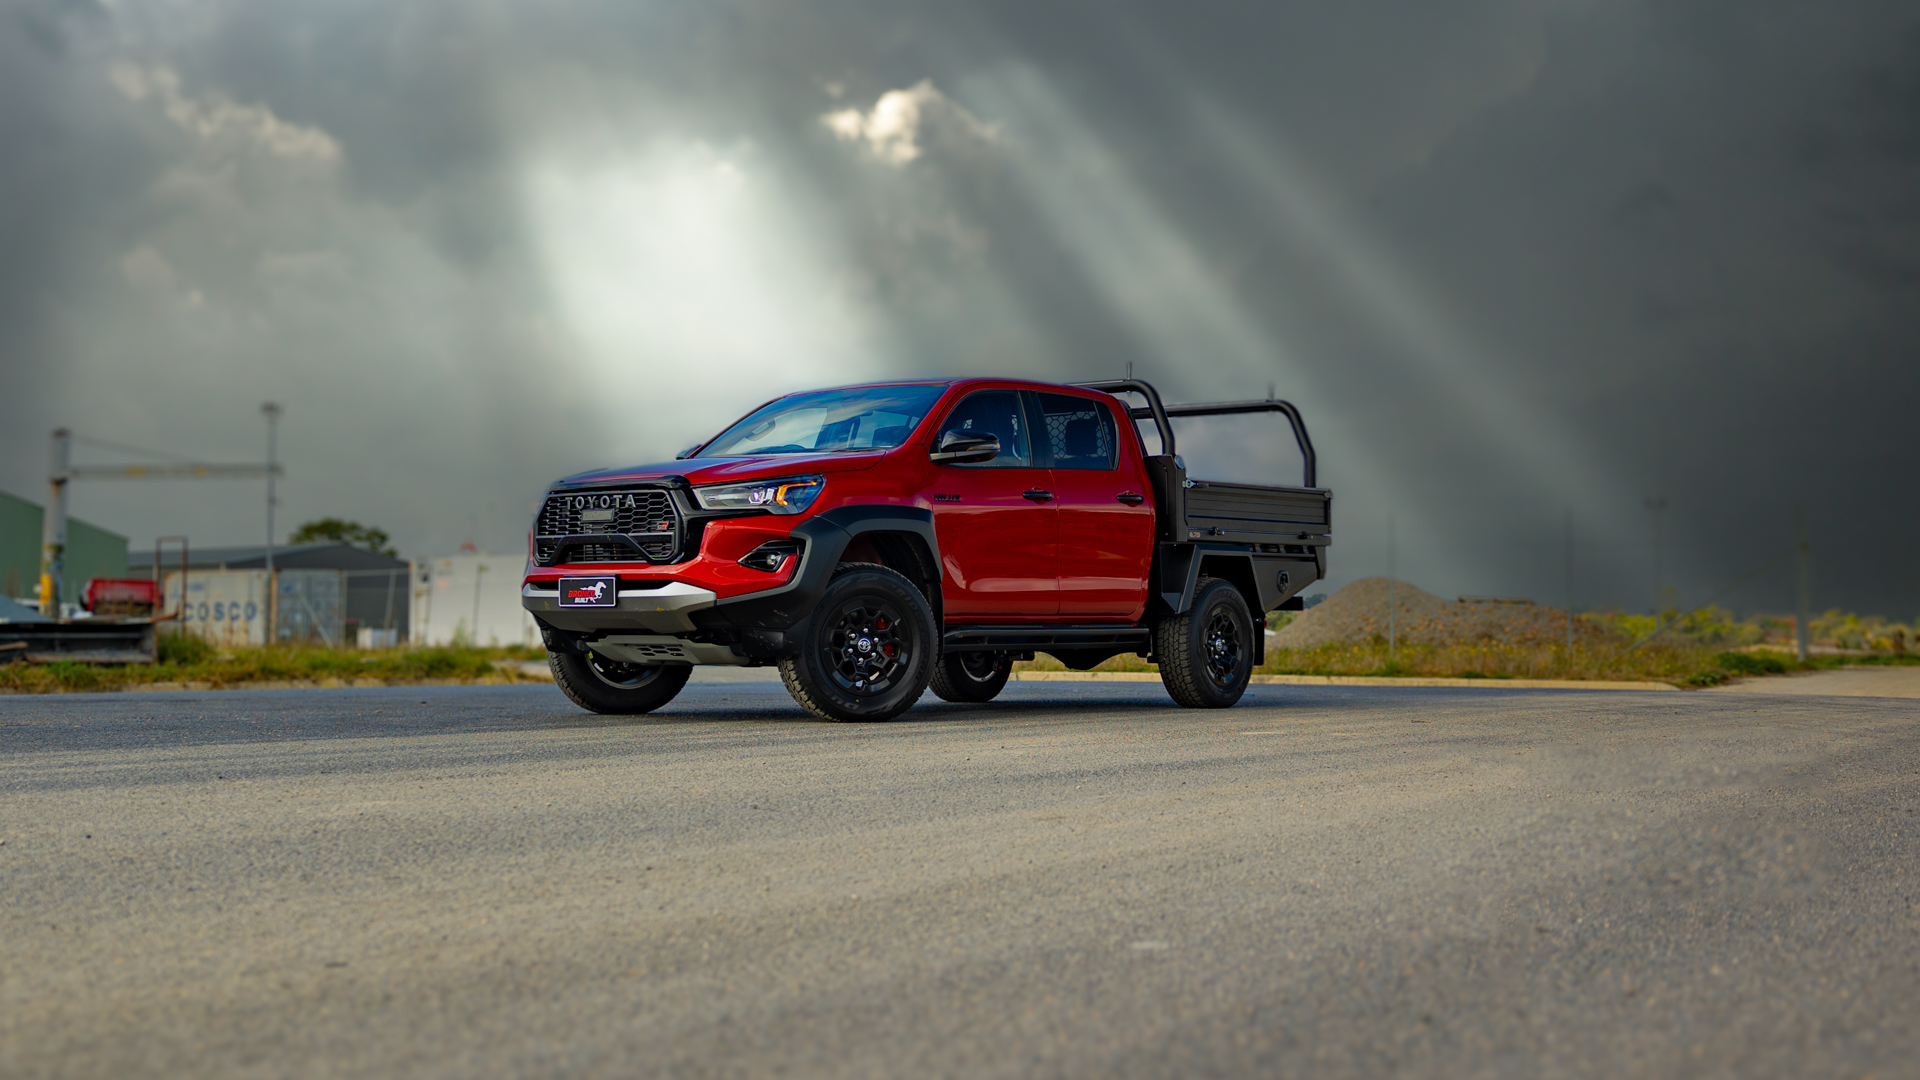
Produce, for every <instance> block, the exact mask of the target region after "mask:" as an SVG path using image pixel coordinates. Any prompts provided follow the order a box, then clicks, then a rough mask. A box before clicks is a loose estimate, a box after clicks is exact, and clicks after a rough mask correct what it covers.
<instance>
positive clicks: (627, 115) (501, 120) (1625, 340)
mask: <svg viewBox="0 0 1920 1080" xmlns="http://www.w3.org/2000/svg"><path fill="white" fill-rule="evenodd" d="M0 146H4V147H6V148H7V149H6V151H5V152H4V154H0V196H4V202H3V203H0V207H4V209H0V357H4V364H5V369H6V370H5V381H4V386H5V390H4V391H3V392H0V449H4V451H5V454H4V456H0V486H4V487H5V488H7V489H8V490H12V491H16V492H18V493H20V494H23V495H27V496H29V497H33V498H36V499H37V498H40V497H41V495H42V488H43V477H44V472H45V458H46V449H45V443H46V432H47V430H48V429H49V428H50V427H52V426H54V425H55V424H65V425H69V426H71V427H73V428H74V429H76V430H77V431H79V432H80V433H82V434H86V435H92V436H94V437H96V438H103V439H111V440H116V441H119V442H125V443H130V444H135V445H140V446H145V447H151V448H154V449H156V450H162V451H167V452H171V453H174V454H178V455H182V456H187V457H196V458H206V459H217V460H242V459H248V458H255V457H257V456H258V455H259V454H260V453H261V446H262V443H263V429H262V424H261V421H260V418H259V415H258V412H257V410H258V406H259V403H260V402H261V401H262V400H264V399H266V398H273V399H275V400H280V401H283V402H284V403H285V404H286V406H287V414H286V418H285V421H284V424H283V427H282V436H283V439H282V441H283V446H284V453H285V457H286V459H287V463H288V468H289V473H288V476H287V479H286V481H285V484H284V499H285V506H284V507H283V511H282V516H281V520H282V522H284V523H286V524H289V525H290V524H292V523H296V522H298V521H301V520H304V519H306V518H311V517H319V516H323V515H338V516H345V517H350V518H357V519H359V520H362V521H367V522H370V523H375V524H379V525H381V526H383V527H385V528H387V529H389V530H390V531H391V532H392V533H393V534H394V536H395V537H396V539H397V541H398V542H399V543H400V545H401V546H402V547H403V548H404V549H405V550H406V551H407V552H409V553H412V554H419V555H431V554H440V553H444V552H447V551H449V550H451V549H452V548H454V547H455V546H457V545H458V544H460V543H461V542H462V541H465V540H473V541H475V542H477V543H479V544H480V545H481V546H483V547H487V548H492V549H494V550H508V551H511V550H516V549H517V548H518V547H519V545H520V544H521V543H522V542H523V540H522V537H523V534H524V528H525V521H526V518H527V512H528V509H529V506H530V504H531V502H532V501H533V500H534V499H535V498H536V497H537V495H538V493H539V492H540V490H541V489H542V486H543V485H544V484H545V483H546V482H547V481H548V480H550V479H552V478H553V477H554V476H557V475H560V474H562V473H566V472H570V471H574V470H576V469H580V468H585V467H592V466H599V465H607V464H615V463H621V462H637V461H643V460H655V459H659V458H662V457H667V456H670V455H671V454H672V452H673V451H674V450H676V449H678V448H679V447H680V446H683V445H685V444H686V443H688V442H691V441H693V440H695V439H696V438H699V437H700V436H702V435H705V434H710V433H711V432H712V431H714V430H717V429H718V428H719V427H720V426H722V425H723V424H724V423H725V422H726V421H728V420H729V419H732V418H733V417H735V416H737V415H739V414H741V413H743V412H745V411H747V410H748V409H750V408H751V407H753V406H754V405H756V404H758V403H759V402H760V401H761V400H764V399H765V398H766V397H769V396H772V395H773V394H775V393H778V392H782V391H785V390H789V389H795V388H799V387H804V386H810V385H820V384H828V383H835V382H846V381H854V380H858V379H863V378H868V377H876V376H889V375H911V374H929V373H996V372H997V373H1008V374H1021V375H1029V374H1031V375H1039V376H1042V377H1054V378H1060V379H1073V378H1093V377H1103V376H1111V375H1116V374H1118V373H1119V372H1121V371H1122V370H1123V369H1124V368H1125V366H1126V364H1128V363H1129V362H1131V363H1133V364H1134V365H1135V370H1136V372H1138V373H1140V374H1142V375H1144V376H1146V377H1148V378H1151V379H1154V380H1156V381H1157V382H1159V383H1160V384H1161V385H1162V387H1163V388H1164V389H1165V390H1166V391H1167V393H1168V394H1169V396H1170V397H1174V398H1178V399H1181V400H1195V399H1217V398H1230V397H1248V396H1259V395H1262V394H1264V393H1265V392H1266V388H1267V386H1268V384H1270V383H1271V384H1274V385H1275V386H1276V387H1277V389H1278V390H1279V392H1280V393H1281V394H1282V395H1283V396H1287V397H1290V398H1292V399H1293V400H1295V401H1296V402H1298V403H1299V404H1300V405H1301V406H1302V407H1303V408H1304V409H1305V410H1306V413H1307V417H1308V420H1309V422H1310V424H1311V425H1312V426H1313V430H1314V434H1315V438H1316V441H1317V443H1318V444H1319V448H1320V455H1321V478H1322V482H1323V483H1325V484H1327V485H1328V486H1331V487H1333V488H1334V489H1335V492H1336V502H1335V514H1336V525H1337V532H1338V541H1337V546H1336V548H1335V550H1334V558H1333V568H1334V581H1333V582H1332V584H1334V585H1338V584H1342V583H1344V582H1345V581H1348V580H1351V579H1352V578H1354V577H1359V576H1365V575H1368V574H1373V573H1378V572H1381V571H1383V570H1384V568H1385V533H1386V521H1387V516H1388V514H1389V513H1392V514H1394V516H1395V518H1396V520H1397V528H1398V535H1399V537H1400V543H1399V552H1400V555H1399V558H1400V568H1401V573H1402V576H1404V577H1407V578H1410V579H1411V580H1414V581H1416V582H1418V583H1420V584H1422V585H1423V586H1425V587H1427V588H1429V589H1432V590H1434V591H1438V592H1443V593H1482V594H1485V593H1493V594H1502V595H1527V596H1535V597H1538V598H1540V599H1542V600H1551V601H1558V600H1559V599H1560V598H1561V596H1562V594H1563V592H1564V585H1563V584H1562V577H1563V573H1562V568H1561V563H1562V536H1561V530H1562V523H1563V521H1564V518H1565V515H1566V514H1567V512H1568V511H1571V512H1572V513H1573V514H1574V517H1575V522H1576V526H1577V534H1576V557H1577V573H1576V593H1577V597H1578V599H1579V601H1580V602H1581V603H1583V604H1589V605H1598V604H1602V603H1614V604H1620V605H1622V606H1627V607H1630V608H1644V607H1646V606H1647V605H1648V604H1649V603H1650V602H1651V599H1652V597H1651V592H1652V585H1653V580H1652V570H1651V567H1650V566H1649V565H1648V564H1649V558H1650V546H1651V545H1650V521H1649V515H1648V513H1647V511H1646V510H1645V509H1644V508H1643V506H1642V500H1643V499H1644V498H1645V497H1646V496H1649V495H1663V496H1666V497H1667V499H1668V502H1669V505H1670V507H1671V508H1670V509H1669V511H1668V512H1667V514H1666V521H1665V530H1666V534H1667V543H1666V545H1665V546H1666V553H1667V554H1666V564H1667V566H1666V578H1667V584H1669V585H1672V586H1674V587H1675V588H1677V589H1678V598H1679V599H1680V600H1682V601H1684V602H1697V601H1699V600H1702V599H1705V598H1706V597H1707V595H1708V594H1709V593H1711V592H1712V591H1714V590H1715V589H1717V588H1718V587H1719V586H1720V585H1723V584H1726V583H1728V582H1731V581H1732V580H1734V579H1736V578H1738V577H1739V576H1741V575H1742V574H1744V573H1745V572H1746V571H1748V570H1749V569H1751V568H1753V567H1755V566H1757V565H1759V564H1761V563H1762V562H1764V561H1765V560H1766V559H1767V558H1769V557H1770V556H1771V555H1772V554H1773V553H1774V552H1776V551H1777V550H1780V549H1782V548H1784V547H1785V546H1786V544H1787V542H1788V541H1789V539H1790V537H1791V516H1792V507H1793V504H1794V503H1795V502H1796V501H1798V502H1803V503H1804V504H1805V505H1806V507H1807V510H1808V513H1809V515H1810V518H1811V520H1812V522H1813V526H1814V541H1815V544H1816V546H1817V550H1818V552H1819V561H1818V563H1817V566H1818V578H1817V587H1818V594H1817V600H1818V601H1819V602H1820V603H1822V605H1826V604H1835V605H1844V606H1849V607H1854V608H1858V609H1863V610H1868V611H1875V612H1881V613H1885V614H1890V615H1895V616H1899V617H1903V618H1910V617H1913V616H1914V615H1915V614H1917V613H1920V571H1917V570H1916V569H1915V566H1914V562H1915V560H1914V548H1915V536H1916V533H1917V532H1920V530H1917V529H1916V525H1917V524H1920V522H1917V521H1916V518H1917V517H1920V513H1916V506H1915V497H1914V483H1913V480H1912V477H1913V476H1914V475H1915V472H1916V466H1920V451H1916V440H1915V424H1914V420H1913V414H1914V409H1915V406H1916V404H1920V373H1917V368H1916V364H1915V359H1916V348H1917V347H1920V314H1916V313H1917V312H1920V13H1916V11H1915V10H1914V9H1913V7H1912V5H1911V4H1898V3H1890V2H1884V3H1883V2H1874V0H1849V2H1846V3H1834V4H1826V5H1792V4H1777V3H1770V2H1754V0H1746V2H1735V0H1693V2H1688V3H1679V4H1675V3H1653V2H1650V0H1621V2H1609V0H1559V2H1541V0H1525V2H1523V0H1481V2H1468V3H1457V4H1431V3H1417V2H1413V0H1393V2H1386V0H1381V2H1375V3H1348V4H1273V3H1262V4H1240V5H1227V4H1219V5H1208V6H1201V7H1193V6H1175V5H1144V4H1133V5H1130V4H1115V3H1103V4H1097V5H1096V4H1080V5H1054V6H1045V7H1042V6H1036V5H1032V4H1012V3H1007V4H975V5H967V6H964V7H963V6H960V5H953V4H931V3H927V4H920V5H912V4H906V5H903V4H879V3H872V2H839V3H821V4H810V5H801V6H773V5H752V4H724V3H703V4H628V3H610V2H609V3H593V2H587V3H576V4H570V5H564V6H561V5H539V6H533V5H510V4H495V5H486V4H471V3H439V4H433V3H424V4H415V5H407V6H404V7H399V8H396V7H394V6H392V5H383V4H371V3H360V4H354V3H328V4H318V3H288V4H280V5H273V6H270V7H269V6H261V5H249V4H240V3H205V2H194V0H182V2H175V3H167V4H159V5H128V4H121V3H106V4H82V3H52V2H22V0H9V2H5V3H0ZM1286 444H1287V440H1286V439H1285V438H1284V437H1283V435H1282V432H1281V431H1280V430H1279V429H1278V428H1277V427H1261V426H1258V425H1253V424H1251V423H1241V422H1236V423H1235V424H1234V425H1220V426H1219V427H1218V428H1216V429H1215V430H1212V431H1201V430H1197V429H1196V430H1194V431H1193V432H1191V434H1190V435H1188V436H1187V442H1186V444H1185V449H1187V451H1188V457H1189V459H1190V461H1191V462H1192V464H1194V465H1195V467H1196V471H1199V472H1203V473H1205V472H1212V473H1214V474H1219V473H1222V472H1225V471H1228V470H1231V471H1233V472H1235V473H1237V474H1240V475H1244V476H1245V477H1246V478H1257V477H1260V476H1290V475H1292V470H1293V469H1295V468H1297V464H1296V463H1295V462H1294V461H1293V458H1292V455H1291V454H1289V453H1287V452H1286ZM1249 447H1251V448H1253V449H1254V451H1255V452H1254V453H1253V454H1251V455H1249V453H1248V448H1249ZM88 454H89V455H90V456H91V459H95V460H99V459H105V458H109V457H112V456H114V455H112V454H109V453H107V452H105V451H88ZM256 487H257V485H253V486H250V485H245V484H232V483H225V484H211V483H209V484H198V485H196V484H189V483H171V484H164V485H162V484H148V485H131V484H122V485H109V484H104V483H95V484H91V485H87V486H84V487H81V488H79V489H78V490H77V491H76V493H75V498H74V511H75V512H76V513H77V514H79V515H81V516H84V517H88V518H90V519H91V520H94V521H97V522H99V523H101V524H103V525H106V526H108V527H110V528H115V529H118V530H120V531H123V532H126V533H128V534H129V535H131V536H133V537H134V540H135V544H136V546H141V547H144V546H146V545H147V543H148V542H150V540H151V538H152V537H153V536H154V535H156V534H165V533H182V532H184V533H188V534H190V535H192V536H193V537H194V540H195V542H196V543H200V544H225V543H243V542H247V541H250V540H254V539H256V538H257V536H258V535H259V533H260V530H261V521H260V518H261V511H260V502H261V499H260V493H259V491H257V490H256ZM1787 581H1788V575H1787V574H1786V573H1785V572H1784V571H1782V572H1776V573H1774V574H1771V575H1767V576H1766V577H1764V578H1763V579H1762V580H1761V581H1760V582H1758V583H1757V584H1756V585H1754V586H1752V587H1750V588H1748V589H1745V590H1742V591H1741V592H1738V593H1736V594H1734V595H1733V596H1731V597H1729V598H1728V599H1727V601H1726V602H1727V603H1729V604H1730V605H1731V606H1734V607H1736V608H1738V609H1742V610H1751V609H1755V608H1764V607H1780V606H1784V605H1786V604H1787V603H1788V602H1789V597H1790V591H1789V589H1788V588H1787Z"/></svg>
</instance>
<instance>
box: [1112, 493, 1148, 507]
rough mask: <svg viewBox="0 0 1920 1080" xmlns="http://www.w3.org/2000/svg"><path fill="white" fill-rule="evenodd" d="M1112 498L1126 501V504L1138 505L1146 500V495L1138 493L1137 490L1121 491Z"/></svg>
mask: <svg viewBox="0 0 1920 1080" xmlns="http://www.w3.org/2000/svg"><path fill="white" fill-rule="evenodd" d="M1114 498H1115V499H1117V500H1119V501H1120V502H1123V503H1126V504H1127V505H1128V506H1139V505H1140V504H1141V503H1143V502H1146V501H1147V497H1146V496H1145V495H1142V494H1140V493H1139V492H1137V491H1123V492H1121V493H1120V494H1118V495H1115V496H1114Z"/></svg>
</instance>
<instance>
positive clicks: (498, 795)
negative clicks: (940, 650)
mask: <svg viewBox="0 0 1920 1080" xmlns="http://www.w3.org/2000/svg"><path fill="white" fill-rule="evenodd" d="M1916 837H1920V705H1916V703H1915V702H1913V701H1902V700H1888V699H1877V698H1859V697H1855V698H1838V697H1834V698H1826V697H1815V696H1805V695H1802V696H1768V695H1755V694H1702V693H1687V694H1674V693H1667V694H1651V693H1596V692H1578V691H1537V692H1532V691H1512V690H1499V689H1488V690H1431V689H1430V690H1419V689H1375V688H1354V687H1326V688H1320V687H1296V686H1262V687H1255V688H1254V690H1253V691H1252V692H1251V693H1250V694H1249V695H1248V699H1247V700H1246V701H1245V702H1244V703H1243V704H1242V705H1241V706H1240V707H1238V708H1235V709H1232V710H1228V711H1224V712H1190V711H1182V710H1179V709H1175V708H1172V707H1171V706H1170V705H1168V704H1167V702H1166V699H1165V697H1164V695H1163V694H1162V693H1161V692H1160V691H1159V689H1158V688H1157V687H1156V686H1153V685H1150V684H1146V685H1143V684H1119V685H1112V684H1105V685H1102V684H1063V683H1036V684H1025V685H1016V686H1014V687H1010V688H1009V691H1008V695H1007V699H1006V700H1004V701H1002V702H998V703H995V704H994V705H992V706H987V707H973V708H962V707H954V706H945V705H940V704H938V703H935V702H933V701H932V699H931V698H930V697H929V699H928V703H927V704H923V705H922V706H920V707H919V708H917V709H915V710H914V711H913V712H911V713H909V714H907V716H906V717H904V718H902V719H901V720H899V721H895V722H894V723H891V724H885V725H877V726H838V725H828V724H821V723H816V722H813V721H811V720H809V719H807V718H806V717H805V716H804V714H802V713H801V712H800V711H799V710H798V709H796V708H794V707H793V706H792V705H791V704H790V703H789V702H788V701H787V699H786V697H785V695H784V694H783V693H782V692H781V691H780V689H779V688H778V687H777V686H773V685H768V684H765V683H703V684H696V685H693V686H690V687H689V688H688V691H687V692H686V694H685V695H684V696H683V697H682V698H681V700H680V701H679V702H676V703H675V705H674V706H673V707H671V709H670V710H669V711H666V712H662V713H659V714H655V715H654V716H651V717H646V718H641V719H637V720H618V721H616V720H608V719H604V718H599V717H594V716H591V715H589V714H586V713H582V712H579V711H577V710H575V709H573V708H572V707H571V706H570V705H568V704H567V703H566V702H565V701H564V700H563V699H561V697H560V695H559V694H558V693H557V692H556V691H555V690H553V689H552V688H551V687H546V686H529V687H501V688H444V689H428V690H419V689H416V690H334V691H304V692H303V691H280V692H273V691H262V692H227V693H204V694H185V693H175V694H149V695H130V694H129V695H102V696H89V697H78V696H76V697H48V698H32V697H13V698H0V840H4V845H0V1075H3V1076H5V1077H8V1078H26V1077H41V1076H141V1075H170V1076H196V1077H199V1076H209V1077H216V1076H340V1075H372V1076H386V1075H409V1076H456V1077H472V1076H543V1075H581V1076H593V1075H599V1076H630V1075H675V1076H775V1075H783V1076H866V1075H874V1076H915V1077H918V1076H942V1075H952V1076H1021V1077H1026V1076H1055V1075H1060V1076H1161V1077H1165V1076H1178V1077H1190V1076H1209V1075H1233V1076H1286V1075H1295V1076H1313V1077H1328V1076H1333V1077H1339V1076H1367V1077H1372V1076H1388V1075H1399V1076H1448V1077H1457V1076H1479V1075H1491V1076H1515V1077H1534V1076H1593V1075H1635V1076H1643V1075H1702V1076H1713V1075H1724V1076H1743V1077H1753V1076H1796V1077H1797V1076H1862V1075H1869V1074H1870V1075H1874V1076H1878V1077H1891V1076H1901V1075H1906V1076H1913V1075H1920V1005H1917V1004H1916V1003H1920V913H1917V912H1916V908H1915V903H1916V900H1920V881H1917V880H1916V867H1920V860H1917V859H1916V856H1920V843H1917V842H1916Z"/></svg>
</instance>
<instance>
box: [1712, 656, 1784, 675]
mask: <svg viewBox="0 0 1920 1080" xmlns="http://www.w3.org/2000/svg"><path fill="white" fill-rule="evenodd" d="M1713 659H1714V662H1715V663H1716V664H1718V665H1719V666H1720V670H1722V671H1726V672H1730V673H1732V674H1734V675H1784V674H1786V672H1787V662H1786V661H1785V660H1782V659H1780V658H1779V657H1777V656H1770V655H1768V654H1766V653H1744V652H1723V653H1721V654H1720V655H1719V656H1716V657H1714V658H1713Z"/></svg>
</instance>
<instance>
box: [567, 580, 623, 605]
mask: <svg viewBox="0 0 1920 1080" xmlns="http://www.w3.org/2000/svg"><path fill="white" fill-rule="evenodd" d="M619 603H620V579H619V578H617V577H563V578H561V579H560V606H561V607H616V606H618V605H619Z"/></svg>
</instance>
